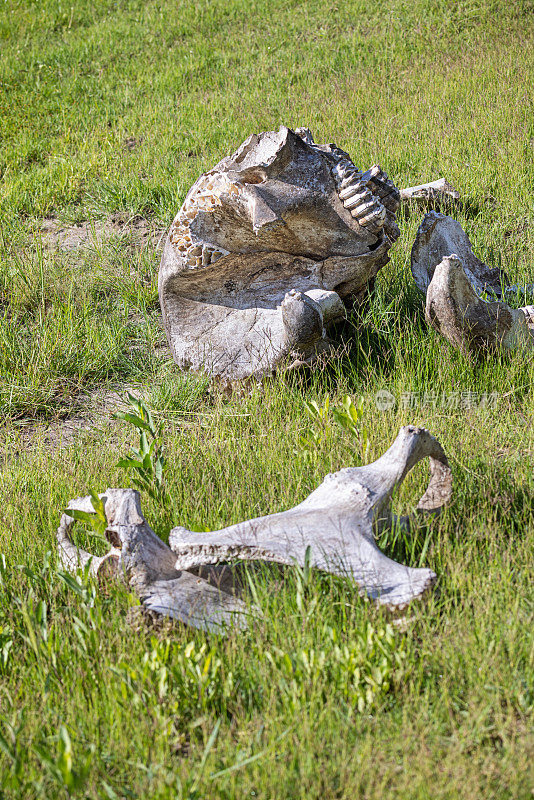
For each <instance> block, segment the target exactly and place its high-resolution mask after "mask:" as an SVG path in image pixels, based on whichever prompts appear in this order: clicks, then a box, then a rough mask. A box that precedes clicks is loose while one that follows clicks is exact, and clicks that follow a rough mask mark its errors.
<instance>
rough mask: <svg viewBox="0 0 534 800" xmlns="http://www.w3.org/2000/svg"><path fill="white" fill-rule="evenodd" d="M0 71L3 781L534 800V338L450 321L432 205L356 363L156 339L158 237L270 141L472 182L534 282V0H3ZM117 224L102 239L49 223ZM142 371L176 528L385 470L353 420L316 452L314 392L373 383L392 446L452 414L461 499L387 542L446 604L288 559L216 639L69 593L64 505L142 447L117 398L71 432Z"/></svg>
mask: <svg viewBox="0 0 534 800" xmlns="http://www.w3.org/2000/svg"><path fill="white" fill-rule="evenodd" d="M0 70H1V71H0V82H1V83H0V178H1V184H0V185H1V197H0V412H1V414H2V420H3V425H2V430H1V435H0V469H1V471H0V552H1V553H3V554H4V557H3V558H1V559H0V593H1V600H0V797H2V798H4V797H5V798H64V797H81V798H98V799H99V800H100V798H136V799H138V800H141V799H142V800H144V799H145V798H153V799H154V800H167V798H168V799H169V800H170V799H171V798H189V800H193V798H197V799H198V800H204V798H228V800H230V799H233V798H245V797H256V798H262V799H264V800H286V798H287V799H289V798H291V799H293V798H299V799H300V800H304V799H305V800H310V799H311V798H317V799H318V800H319V798H321V800H322V799H323V798H325V799H326V798H343V799H344V800H353V799H354V798H366V799H367V798H369V799H370V798H390V797H398V798H407V800H423V799H424V800H426V799H427V798H428V799H429V800H430V798H432V800H445V799H447V800H448V799H452V798H462V799H463V798H484V800H490V798H491V800H501V798H502V799H504V798H510V800H512V799H513V800H523V798H525V799H526V798H531V797H532V791H533V787H534V770H533V763H534V736H533V715H534V645H533V637H532V630H533V623H534V589H533V586H534V583H533V580H532V572H533V561H534V559H533V547H534V511H533V509H534V476H533V470H532V464H533V459H534V425H533V420H534V358H533V355H532V353H530V355H529V354H527V353H524V352H518V353H515V354H513V355H511V356H506V355H495V356H491V357H488V358H487V359H486V360H484V361H482V362H475V361H471V360H470V359H468V358H466V357H464V356H462V355H461V354H460V353H458V352H456V351H454V350H452V349H451V348H450V347H449V346H448V344H447V343H446V342H445V340H443V339H442V338H440V337H439V336H438V335H437V334H436V333H435V332H434V331H432V330H430V329H429V328H428V327H427V325H426V323H425V321H424V313H423V297H422V295H421V294H420V293H419V292H418V290H417V289H416V288H415V286H414V285H413V281H412V278H411V273H410V270H409V254H410V248H411V244H412V242H413V240H414V236H415V231H416V229H417V226H418V225H419V223H420V220H421V213H420V212H418V211H416V210H414V209H412V210H411V211H410V212H408V211H403V212H401V218H400V220H399V222H400V227H401V231H402V235H401V238H400V239H399V241H398V242H397V244H396V245H395V246H394V248H393V249H392V251H391V257H392V258H391V262H390V264H389V265H388V266H386V267H385V268H384V269H383V270H382V271H381V273H380V276H379V280H378V285H377V293H376V297H375V298H374V300H373V303H372V305H371V306H370V308H369V310H368V311H367V312H366V315H365V316H364V317H363V318H355V317H353V318H352V319H350V320H348V321H347V323H346V324H344V326H343V328H342V329H341V330H340V332H339V333H340V337H342V338H343V339H344V340H345V342H346V345H347V346H346V348H345V352H344V354H343V355H341V356H340V357H339V358H338V359H336V360H334V361H333V362H332V363H330V364H328V365H325V366H324V367H322V368H321V369H319V370H318V371H317V373H316V374H315V375H314V376H312V377H311V378H309V379H306V380H304V379H300V378H289V379H288V378H282V377H278V378H274V379H271V380H268V381H266V382H265V383H264V384H263V385H262V386H257V387H254V388H251V389H250V390H249V391H247V392H244V393H242V394H239V395H233V396H231V397H229V396H227V395H225V394H222V393H219V392H217V390H215V389H214V388H213V387H210V386H209V384H207V383H206V381H204V380H203V379H201V378H196V377H194V376H193V377H191V376H187V377H186V376H183V375H181V374H180V373H179V372H178V371H177V370H176V369H175V368H174V367H173V364H172V362H171V361H170V359H169V357H168V356H166V355H165V350H162V345H163V344H164V336H163V332H162V329H161V324H160V314H159V305H158V299H157V270H158V260H159V252H158V251H157V249H156V238H155V237H148V238H146V239H145V240H143V242H141V244H139V242H138V241H134V234H133V232H132V231H133V228H132V225H133V224H134V223H136V222H139V220H144V221H146V224H147V225H148V226H149V227H150V229H153V230H155V231H160V230H163V229H165V228H166V227H167V226H168V225H169V224H170V222H171V220H172V219H173V217H174V214H175V213H176V210H177V209H178V207H179V205H180V203H181V201H182V199H183V197H184V196H185V193H186V191H187V189H188V188H189V186H190V185H191V184H192V182H193V181H194V180H195V179H196V178H197V177H198V175H199V174H200V173H201V172H202V171H204V170H205V169H208V168H209V167H211V166H212V165H213V164H214V163H216V162H217V161H218V160H219V159H220V158H221V157H222V156H223V155H226V154H228V153H230V152H232V151H233V150H234V149H235V148H236V147H237V145H239V144H240V143H241V141H242V140H243V139H244V138H246V136H248V135H249V134H250V133H251V132H254V131H260V130H270V129H275V128H278V127H279V126H280V125H281V124H286V125H289V126H291V127H295V126H298V125H306V126H308V127H310V128H311V129H312V131H313V132H314V135H315V138H316V140H317V141H335V142H336V143H337V144H339V145H340V146H341V147H343V148H344V149H345V150H347V151H348V152H349V153H350V154H351V156H352V158H353V160H354V162H355V163H356V164H357V165H359V166H361V167H368V166H370V165H371V164H374V163H377V162H378V163H380V164H381V165H382V167H383V168H384V169H385V170H386V172H387V173H388V174H389V175H390V176H391V177H393V178H394V180H395V181H396V183H397V185H399V186H408V185H414V184H417V183H421V182H423V181H426V180H433V179H435V178H437V177H439V176H442V175H443V176H445V177H447V179H448V180H449V181H450V182H451V183H453V184H454V185H455V186H456V187H457V188H458V189H459V190H460V191H461V193H462V196H463V197H464V198H465V199H466V200H467V201H468V202H467V203H466V205H465V209H464V210H463V211H459V212H458V214H457V218H458V219H459V221H460V222H461V223H462V225H463V226H464V228H465V230H466V231H467V232H468V233H469V236H470V237H471V239H472V241H473V243H474V246H475V250H476V253H477V255H478V256H479V257H480V258H482V259H484V260H486V261H487V262H488V263H491V264H492V265H496V264H499V263H501V264H502V265H503V266H505V267H506V268H507V270H508V272H509V274H510V277H511V279H512V282H513V283H517V282H521V281H530V282H531V281H532V280H534V225H533V221H534V207H533V200H532V198H533V194H534V95H533V93H532V85H533V82H534V5H533V3H532V2H531V0H513V2H505V1H504V0H463V1H462V2H452V1H451V0H447V1H446V0H434V1H433V2H432V1H431V0H411V2H407V0H384V2H382V3H378V2H375V0H369V1H368V2H360V1H358V2H357V1H356V0H347V2H343V3H342V2H339V3H337V4H336V3H333V2H326V0H322V1H321V0H309V2H296V0H271V2H269V3H266V2H264V3H259V2H257V0H198V2H195V3H187V2H184V0H181V1H180V0H177V2H175V3H171V2H168V0H159V1H156V0H143V2H141V0H118V2H111V0H93V2H88V0H69V2H67V3H64V2H60V0H41V2H30V0H6V1H5V2H4V3H3V4H2V7H1V9H0ZM111 219H113V220H115V221H118V222H117V225H116V229H115V230H116V232H115V234H114V235H110V236H109V237H104V238H98V237H94V238H93V239H90V240H89V241H88V242H86V244H85V245H84V246H80V247H78V248H76V249H66V248H62V247H54V246H51V245H50V242H49V241H47V239H46V237H45V236H44V234H43V225H44V224H45V222H46V220H48V223H47V224H53V225H55V226H56V227H57V226H60V225H61V226H64V227H69V226H70V227H73V226H75V225H76V224H78V223H81V222H83V221H87V220H89V221H91V225H95V226H96V225H98V224H102V223H105V222H107V221H109V220H111ZM522 300H523V298H518V299H517V303H518V304H521V305H522V304H524V302H520V301H522ZM526 302H530V303H532V302H534V299H533V298H532V297H527V298H526ZM162 353H163V355H162ZM123 386H129V387H131V386H136V387H138V389H139V392H140V393H142V394H143V396H144V397H145V399H146V402H147V403H148V404H149V406H150V407H151V408H152V409H153V410H154V412H155V415H156V417H157V419H158V421H160V422H161V423H162V424H163V438H164V442H165V446H166V455H167V466H166V471H165V485H166V488H167V501H166V502H165V503H163V504H160V503H157V502H156V501H155V500H152V499H150V498H149V497H143V498H142V505H143V509H144V512H145V514H146V516H147V519H148V520H149V522H150V523H151V524H152V525H153V527H154V528H155V529H156V530H157V531H158V533H160V535H162V536H165V534H166V532H167V531H168V530H169V527H170V526H171V525H172V524H173V523H174V524H178V523H179V524H183V525H185V526H187V527H189V528H193V529H197V530H200V529H204V528H207V529H215V528H216V527H221V526H223V525H227V524H230V523H233V522H237V521H238V520H240V519H243V518H245V517H247V518H250V517H251V516H255V515H259V514H264V513H269V512H273V511H278V510H282V509H284V508H287V507H289V506H290V505H294V504H295V503H296V502H297V501H299V500H301V499H303V498H304V497H305V496H306V494H307V493H308V492H309V491H310V490H311V489H312V488H313V487H314V486H315V485H317V483H318V482H319V481H320V480H321V479H322V477H323V476H324V474H326V472H328V471H332V470H336V469H339V468H341V467H344V466H349V465H357V464H360V463H362V454H361V450H360V448H359V446H358V444H357V443H356V442H355V441H354V440H353V439H351V438H350V436H349V435H348V434H347V433H345V432H343V431H342V430H341V429H340V428H337V427H335V426H333V427H331V428H329V429H327V430H326V431H325V432H324V435H323V437H322V439H321V442H320V445H319V447H318V448H317V450H316V451H315V452H312V453H311V455H310V454H307V453H305V452H304V451H303V450H302V448H301V446H300V444H299V437H300V435H301V433H302V431H303V430H304V429H306V427H307V426H308V425H309V424H310V419H309V416H308V414H307V411H306V408H305V403H304V401H305V400H311V399H317V400H318V401H319V402H323V401H324V399H325V397H326V396H328V397H329V398H330V402H331V404H332V405H336V404H338V403H339V402H340V401H341V398H342V397H343V395H344V394H346V393H349V394H351V396H352V397H353V398H355V399H357V398H359V397H363V398H364V413H365V425H366V426H367V428H368V430H369V433H370V440H371V445H370V450H369V454H368V458H369V460H371V459H374V458H376V457H377V456H378V455H380V454H381V453H382V452H383V451H384V450H385V449H386V447H387V446H388V445H389V444H390V443H391V441H392V440H393V438H394V437H395V435H396V433H397V431H398V428H399V427H400V426H401V425H403V424H407V423H413V424H417V425H424V426H425V427H427V428H429V430H430V431H431V432H432V433H433V434H434V435H435V436H436V437H437V438H438V439H439V440H440V441H441V443H442V444H443V446H444V448H445V450H446V452H447V454H448V455H449V457H450V460H451V464H452V467H453V471H454V480H455V490H454V500H453V503H452V504H451V505H450V507H449V508H448V509H447V510H446V511H445V512H444V513H443V514H442V515H441V517H440V518H439V519H438V520H436V521H434V522H432V524H430V525H429V526H428V527H420V528H418V529H417V530H416V531H414V532H413V533H412V534H411V535H410V536H408V537H405V538H402V537H398V536H396V535H395V534H394V533H389V534H384V535H383V537H382V539H381V540H380V545H381V546H382V548H383V549H384V550H385V551H386V552H387V553H388V554H389V555H391V556H393V557H395V558H397V559H399V560H402V561H404V563H408V564H411V565H414V566H417V565H420V564H424V565H426V566H428V567H431V568H432V569H433V570H434V571H435V572H436V573H437V574H438V576H439V583H438V589H437V591H436V592H435V593H434V594H433V595H432V597H431V598H430V599H429V600H428V601H425V602H424V603H423V604H421V605H418V606H417V607H414V608H413V611H412V613H411V614H410V617H409V620H408V622H407V626H406V631H402V630H400V629H399V628H398V627H395V626H392V625H391V624H390V623H391V620H389V619H388V617H387V616H386V614H385V613H383V612H381V611H379V610H377V609H376V608H374V607H373V606H371V605H370V604H369V603H367V602H364V601H363V600H361V599H359V598H358V596H357V594H356V593H355V592H354V591H352V590H351V588H350V587H349V586H347V585H346V584H344V583H342V582H340V581H337V580H334V579H333V578H330V577H325V576H324V575H316V574H312V575H311V576H309V575H307V574H305V573H303V572H300V571H299V570H291V569H290V570H287V571H286V572H285V573H284V575H283V576H282V577H281V576H280V575H279V574H278V573H277V572H273V571H270V570H269V569H267V568H265V569H264V570H262V571H260V572H258V573H254V575H253V577H252V585H253V587H254V600H255V601H256V602H257V603H258V604H259V605H260V606H261V609H262V611H263V616H262V618H261V619H259V620H256V621H255V622H254V624H253V625H252V626H251V628H250V630H249V631H248V632H246V633H244V634H231V635H230V636H229V637H227V638H226V639H224V638H220V637H217V636H215V635H206V634H202V633H198V632H194V631H192V630H190V629H186V628H184V627H181V626H180V625H178V624H176V625H170V624H169V625H167V626H163V628H161V629H160V628H151V627H150V626H149V625H148V624H143V623H140V624H137V625H135V624H134V625H132V624H131V623H130V621H129V620H130V618H131V612H129V609H130V608H131V607H132V606H133V605H135V604H136V603H137V600H136V599H135V598H134V597H133V596H132V595H130V594H129V593H128V591H127V589H126V587H124V586H120V585H119V586H116V587H108V589H107V591H106V592H105V593H104V594H101V593H99V592H97V590H96V587H95V586H94V585H93V584H92V583H91V581H89V580H87V579H84V578H83V577H82V576H81V577H80V579H79V582H78V583H77V584H74V585H73V584H69V583H67V582H65V580H64V579H63V577H62V576H61V574H60V571H59V570H58V567H57V564H56V556H55V540H54V534H55V530H56V528H57V525H58V521H59V517H60V513H61V510H62V509H63V508H64V507H65V505H66V503H67V502H68V500H69V499H71V498H73V497H78V496H80V495H85V494H87V493H88V491H89V490H90V489H95V490H97V491H103V490H104V489H105V488H106V487H107V486H126V485H129V481H130V476H129V475H127V474H126V473H125V471H124V470H123V469H121V468H119V467H118V466H117V461H118V458H119V456H121V455H123V454H125V453H126V452H127V451H128V449H129V446H130V445H131V444H132V443H133V442H134V437H133V435H132V432H131V431H130V430H128V426H126V425H125V423H122V422H119V421H117V420H113V419H112V415H111V411H110V412H109V413H108V414H107V415H105V416H104V418H103V419H100V420H99V421H98V423H97V424H96V425H94V426H92V427H90V428H88V429H86V430H81V431H80V432H79V434H78V435H77V436H75V437H74V438H73V439H69V440H66V441H64V442H62V441H61V431H62V425H63V424H64V421H65V420H68V419H69V418H70V417H72V415H75V414H77V413H79V411H80V407H81V406H82V405H83V402H85V401H84V398H87V396H89V397H91V396H92V395H93V394H94V393H95V392H97V391H100V390H103V391H105V390H107V389H108V388H109V387H119V388H120V387H123ZM380 389H387V390H389V391H390V392H391V393H392V394H393V395H395V397H396V398H397V400H398V402H397V404H396V407H395V408H394V409H391V410H389V411H387V412H381V411H379V410H378V409H377V407H376V404H375V401H374V398H375V395H376V392H377V391H378V390H380ZM408 396H409V397H411V398H412V399H413V402H412V403H411V404H407V403H406V402H404V400H405V399H406V397H408ZM410 405H411V407H410ZM51 429H53V430H54V431H55V432H56V435H55V436H54V437H53V438H51V437H50V435H49V432H50V430H51ZM425 469H426V467H424V465H423V466H421V467H418V468H416V469H415V470H414V474H413V476H411V477H410V479H409V480H408V481H407V483H406V486H405V488H404V489H403V491H402V493H401V494H400V495H399V497H398V498H397V499H396V503H397V505H398V506H399V508H400V507H402V508H403V509H406V508H410V507H411V506H413V505H414V504H415V502H416V501H417V499H418V497H419V496H420V494H421V491H422V488H423V486H424V482H425V474H426V473H425Z"/></svg>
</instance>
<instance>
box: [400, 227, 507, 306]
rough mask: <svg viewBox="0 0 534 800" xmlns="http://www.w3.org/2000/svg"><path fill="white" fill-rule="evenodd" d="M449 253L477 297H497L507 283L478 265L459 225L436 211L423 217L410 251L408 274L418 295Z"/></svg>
mask: <svg viewBox="0 0 534 800" xmlns="http://www.w3.org/2000/svg"><path fill="white" fill-rule="evenodd" d="M453 253H454V254H455V255H457V256H458V258H460V260H461V262H462V264H463V267H464V270H465V274H466V275H467V278H468V280H469V282H470V283H471V285H472V287H473V289H474V290H475V292H476V293H477V294H482V293H483V292H490V293H492V294H494V295H496V296H497V297H499V298H500V297H501V295H502V285H503V284H508V283H509V280H508V277H507V276H506V274H505V273H504V272H501V271H500V270H499V269H497V268H492V267H488V265H487V264H484V263H483V262H482V261H480V260H479V259H478V258H477V257H476V256H475V254H474V253H473V247H472V245H471V242H470V241H469V237H468V236H467V234H466V233H465V231H464V230H463V228H462V226H461V225H460V223H459V222H456V220H454V219H452V217H447V216H445V215H444V214H440V213H438V212H437V211H431V212H430V213H428V214H426V216H425V217H424V219H423V221H422V223H421V225H420V226H419V229H418V231H417V235H416V237H415V242H414V244H413V247H412V254H411V262H412V274H413V277H414V279H415V282H416V284H417V286H418V287H419V289H421V291H423V292H426V291H427V289H428V286H429V284H430V281H431V280H432V277H433V275H434V270H435V269H436V267H437V265H438V264H440V263H441V262H442V261H443V259H444V258H445V256H450V255H452V254H453Z"/></svg>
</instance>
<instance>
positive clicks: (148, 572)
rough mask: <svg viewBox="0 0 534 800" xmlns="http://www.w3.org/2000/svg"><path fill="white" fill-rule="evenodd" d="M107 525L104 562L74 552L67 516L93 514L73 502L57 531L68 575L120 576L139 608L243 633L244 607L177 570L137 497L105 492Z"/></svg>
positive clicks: (86, 501) (85, 504)
mask: <svg viewBox="0 0 534 800" xmlns="http://www.w3.org/2000/svg"><path fill="white" fill-rule="evenodd" d="M100 498H101V499H102V501H103V502H104V509H105V513H106V518H107V521H108V527H107V530H106V538H107V539H108V541H109V542H110V543H111V544H112V547H111V549H110V551H109V552H108V553H107V554H106V555H105V556H102V557H96V556H93V555H91V553H89V552H87V551H86V550H83V549H81V548H79V547H77V546H76V545H75V544H74V543H73V541H72V538H71V531H72V527H73V525H74V519H73V518H72V517H70V516H69V514H68V510H69V509H70V510H78V511H85V512H89V513H91V512H92V511H93V506H92V503H91V498H90V497H83V498H78V499H77V500H72V501H71V502H70V503H69V505H68V507H67V511H66V513H64V514H63V516H62V517H61V522H60V525H59V528H58V531H57V542H58V549H59V560H60V562H61V564H62V566H63V567H64V568H65V569H66V570H68V571H69V572H72V573H76V571H77V570H78V569H79V568H81V569H84V568H87V569H88V570H89V572H90V573H91V574H93V575H95V576H96V577H97V578H99V579H101V578H103V577H105V578H109V577H119V576H121V575H123V576H124V577H125V578H126V579H127V581H128V583H129V584H130V586H131V587H132V589H133V590H134V591H135V592H136V593H137V594H138V595H139V597H140V599H141V601H142V603H143V605H144V606H145V607H146V608H147V609H150V610H151V611H154V612H156V613H158V614H162V615H164V616H168V617H172V618H174V619H178V620H180V621H182V622H184V623H186V624H187V625H191V626H192V627H194V628H200V629H201V630H207V631H219V632H220V631H224V630H225V628H226V627H231V626H233V627H235V628H237V629H243V628H244V627H246V615H245V613H246V611H247V609H246V606H245V605H244V603H243V602H242V601H240V600H238V599H237V598H236V597H233V596H232V595H230V594H227V593H226V592H222V591H220V590H219V589H217V588H216V587H215V586H213V585H211V584H210V583H209V582H208V581H206V580H203V579H202V578H199V577H196V576H195V575H192V574H191V573H189V572H185V571H183V570H177V569H176V566H175V562H176V556H175V555H174V553H173V552H172V551H171V550H170V548H169V547H168V546H167V545H166V544H165V543H164V542H162V541H161V539H160V538H159V537H158V536H156V534H155V533H154V532H153V530H152V529H151V528H150V527H149V525H148V524H147V522H146V520H145V519H144V517H143V514H142V513H141V506H140V502H139V493H138V492H136V491H134V490H133V489H106V491H105V492H104V493H103V494H101V495H100Z"/></svg>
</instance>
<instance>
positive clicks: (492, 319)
mask: <svg viewBox="0 0 534 800" xmlns="http://www.w3.org/2000/svg"><path fill="white" fill-rule="evenodd" d="M528 309H529V307H528V306H526V307H525V308H524V309H515V308H511V307H510V306H508V305H506V303H501V302H493V303H489V302H486V301H485V300H482V299H481V298H480V297H479V296H478V295H477V294H476V292H475V290H474V289H473V286H472V284H471V283H470V281H469V280H468V278H467V275H466V273H465V269H464V266H463V263H462V261H461V259H460V258H459V257H458V256H457V255H455V254H452V255H450V256H446V257H445V258H444V259H443V260H442V261H441V262H440V263H439V264H438V265H437V266H436V268H435V270H434V275H433V277H432V280H431V282H430V285H429V287H428V289H427V295H426V319H427V321H428V323H429V324H430V325H432V326H433V327H434V328H436V330H438V331H439V332H440V333H441V334H443V336H445V338H446V339H448V340H449V342H451V344H453V345H454V346H455V347H458V348H459V349H461V350H462V351H464V352H469V353H474V354H480V353H483V352H485V351H488V350H494V349H496V348H503V349H506V350H515V349H517V348H519V347H527V348H532V347H534V331H533V330H532V329H529V325H528V318H529V311H528Z"/></svg>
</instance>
